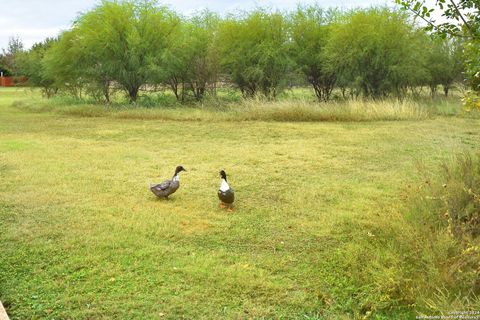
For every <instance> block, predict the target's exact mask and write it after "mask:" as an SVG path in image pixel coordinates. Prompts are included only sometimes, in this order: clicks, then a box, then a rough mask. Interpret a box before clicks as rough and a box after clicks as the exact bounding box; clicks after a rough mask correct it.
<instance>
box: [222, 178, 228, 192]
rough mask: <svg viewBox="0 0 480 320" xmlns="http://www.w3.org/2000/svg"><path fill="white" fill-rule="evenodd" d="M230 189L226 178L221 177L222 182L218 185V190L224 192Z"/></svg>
mask: <svg viewBox="0 0 480 320" xmlns="http://www.w3.org/2000/svg"><path fill="white" fill-rule="evenodd" d="M228 189H230V186H229V185H228V183H227V180H225V179H222V184H221V185H220V191H222V192H225V191H227V190H228Z"/></svg>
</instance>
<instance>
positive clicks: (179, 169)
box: [175, 166, 187, 175]
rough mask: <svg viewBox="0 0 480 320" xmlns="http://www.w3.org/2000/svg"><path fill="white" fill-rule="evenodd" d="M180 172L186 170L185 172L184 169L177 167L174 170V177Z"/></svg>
mask: <svg viewBox="0 0 480 320" xmlns="http://www.w3.org/2000/svg"><path fill="white" fill-rule="evenodd" d="M182 171H187V170H185V168H184V167H182V166H178V167H177V168H176V169H175V175H177V174H179V173H180V172H182Z"/></svg>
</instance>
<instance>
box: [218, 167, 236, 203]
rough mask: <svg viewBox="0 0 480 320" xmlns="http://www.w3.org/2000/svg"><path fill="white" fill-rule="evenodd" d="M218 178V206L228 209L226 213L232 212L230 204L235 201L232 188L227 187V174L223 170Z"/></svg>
mask: <svg viewBox="0 0 480 320" xmlns="http://www.w3.org/2000/svg"><path fill="white" fill-rule="evenodd" d="M220 177H221V178H222V182H221V183H220V189H219V190H218V199H220V201H221V203H220V206H221V207H222V208H225V206H227V207H228V211H232V204H233V201H234V200H235V193H234V191H233V189H232V188H230V186H229V185H228V182H227V174H226V173H225V171H224V170H221V171H220Z"/></svg>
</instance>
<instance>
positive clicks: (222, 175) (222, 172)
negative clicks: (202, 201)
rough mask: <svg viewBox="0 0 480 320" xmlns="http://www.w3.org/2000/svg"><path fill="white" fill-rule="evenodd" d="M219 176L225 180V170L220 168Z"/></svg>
mask: <svg viewBox="0 0 480 320" xmlns="http://www.w3.org/2000/svg"><path fill="white" fill-rule="evenodd" d="M220 177H221V178H222V179H225V181H227V174H226V173H225V170H223V169H222V170H220Z"/></svg>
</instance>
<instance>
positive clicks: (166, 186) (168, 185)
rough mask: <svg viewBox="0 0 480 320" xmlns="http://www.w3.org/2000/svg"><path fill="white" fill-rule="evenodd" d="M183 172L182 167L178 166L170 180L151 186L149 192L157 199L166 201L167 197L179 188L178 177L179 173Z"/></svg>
mask: <svg viewBox="0 0 480 320" xmlns="http://www.w3.org/2000/svg"><path fill="white" fill-rule="evenodd" d="M182 171H187V170H185V168H184V167H182V166H178V167H177V168H176V169H175V174H174V175H173V178H172V180H165V181H163V182H162V183H159V184H151V185H150V190H151V191H152V192H153V193H154V194H155V195H156V196H157V197H159V198H165V199H168V196H169V195H171V194H172V193H174V192H175V191H177V190H178V188H179V187H180V176H179V173H180V172H182Z"/></svg>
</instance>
